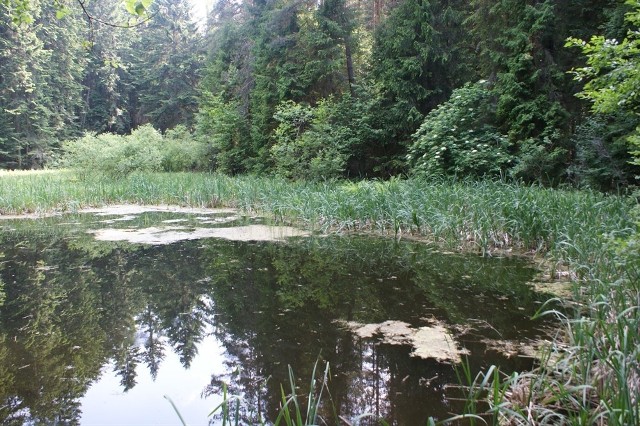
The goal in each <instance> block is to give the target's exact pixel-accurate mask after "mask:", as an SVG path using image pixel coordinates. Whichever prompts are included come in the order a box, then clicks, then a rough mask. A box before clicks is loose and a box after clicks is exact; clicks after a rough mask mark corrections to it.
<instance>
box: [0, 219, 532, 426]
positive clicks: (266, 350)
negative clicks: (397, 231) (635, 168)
mask: <svg viewBox="0 0 640 426" xmlns="http://www.w3.org/2000/svg"><path fill="white" fill-rule="evenodd" d="M232 226H241V227H243V228H242V229H244V230H247V229H249V228H251V229H253V230H256V229H258V228H260V229H262V228H264V223H263V221H262V220H261V219H258V218H243V217H238V216H237V215H236V214H235V213H234V212H230V211H220V212H216V213H211V212H209V213H207V212H201V211H191V212H178V211H154V212H141V211H134V212H132V211H128V212H123V211H120V212H118V214H106V213H105V212H102V213H101V212H92V213H86V214H82V215H74V216H63V217H56V218H48V219H41V220H11V221H3V222H0V229H1V232H0V254H1V256H2V259H1V260H0V262H1V263H0V278H1V280H2V282H3V283H4V292H5V293H6V300H5V302H4V305H3V306H2V307H0V398H1V400H0V419H3V420H4V424H24V423H30V422H37V421H41V422H44V423H54V422H56V421H57V422H61V423H62V424H74V423H80V424H83V425H98V424H101V425H105V424H109V425H116V424H118V425H124V424H136V425H143V424H149V425H160V424H167V425H169V424H179V419H178V418H177V416H176V414H175V413H174V412H173V409H172V408H171V405H170V404H169V402H168V401H167V400H165V399H164V398H163V396H164V395H168V396H169V397H171V399H172V400H173V401H174V402H175V404H176V405H177V406H178V408H179V409H180V411H181V413H182V415H183V417H185V420H186V421H187V422H188V423H189V424H192V425H197V424H206V423H207V422H208V421H209V420H211V421H212V423H216V422H217V420H216V419H215V417H214V418H213V419H212V418H208V417H207V415H208V414H209V412H210V411H211V410H212V409H213V408H214V407H215V406H217V405H218V404H219V402H220V400H221V399H220V398H221V397H220V395H221V394H222V390H221V389H222V383H223V382H224V383H227V384H228V387H229V392H230V393H231V394H234V395H242V396H243V398H244V401H245V402H246V405H245V407H244V408H243V409H242V415H243V416H246V419H247V420H246V421H247V422H248V423H255V422H256V417H255V416H256V414H257V413H260V414H262V415H263V416H264V417H266V418H270V419H274V418H275V416H276V413H277V409H278V405H279V403H280V385H281V384H283V385H285V388H287V384H288V383H289V381H288V380H289V379H288V369H287V366H288V365H291V367H292V369H293V371H294V372H295V375H296V377H297V378H298V379H299V383H298V384H299V385H300V393H306V392H308V383H309V379H310V377H311V374H312V370H313V368H314V364H315V362H316V360H317V359H318V357H320V358H321V359H322V360H323V362H324V361H328V362H329V364H330V369H331V381H330V383H329V387H330V391H331V395H332V401H333V405H334V407H335V409H336V411H337V412H338V413H339V414H340V415H342V416H344V417H345V418H349V417H352V416H355V415H359V414H362V413H367V412H368V413H372V414H375V415H377V416H380V417H384V418H385V419H387V421H388V422H389V423H390V424H400V425H403V424H406V425H408V424H425V422H426V419H427V417H428V416H435V417H437V418H440V419H443V418H446V417H447V416H448V415H449V413H451V412H452V411H456V410H458V409H459V407H458V406H457V405H456V403H455V402H453V401H452V400H450V399H449V398H448V397H449V396H450V395H451V394H450V391H448V390H447V387H446V385H447V384H450V383H456V382H457V380H456V374H455V371H454V367H453V364H455V361H454V360H455V357H451V356H447V355H446V353H447V348H450V349H453V350H454V351H458V353H459V354H461V355H462V356H465V355H464V353H468V354H469V355H468V359H469V363H470V365H471V367H472V369H473V370H475V371H477V370H479V369H480V368H482V367H487V366H489V365H491V364H499V365H501V366H502V368H503V369H504V370H505V371H510V370H515V369H520V368H525V367H527V366H528V365H530V363H531V360H530V359H527V358H522V357H519V356H516V354H515V353H511V354H505V353H502V352H501V351H499V350H496V349H495V348H494V346H496V345H495V344H494V343H495V340H500V341H508V342H511V343H513V344H514V345H513V346H512V348H515V350H516V351H517V349H518V348H523V347H524V345H525V343H526V342H527V341H529V339H535V338H537V337H539V336H541V335H542V333H541V331H540V327H541V324H539V323H535V322H533V321H531V320H530V319H529V318H530V316H531V315H532V314H533V313H534V312H535V311H536V309H537V308H538V307H539V304H540V300H543V299H544V298H543V297H542V296H540V295H538V294H537V293H535V292H534V291H533V290H532V289H531V288H530V287H529V286H527V285H526V284H525V283H527V282H528V281H530V280H531V279H532V278H533V277H534V275H535V273H536V271H535V270H534V269H533V268H532V267H530V265H527V264H526V263H524V262H523V261H521V260H518V259H485V258H480V257H477V256H469V255H458V254H443V253H439V252H437V251H435V250H433V249H432V248H430V247H429V246H427V245H424V244H420V243H411V242H400V243H396V242H394V241H391V240H388V239H382V238H374V237H353V236H350V237H310V236H307V237H305V236H297V237H289V236H290V235H296V232H294V231H291V230H287V231H286V232H282V231H278V232H276V231H273V230H270V231H268V232H267V234H269V233H270V234H269V235H271V236H272V237H274V236H275V238H276V241H269V239H271V238H266V237H265V238H258V237H253V238H240V239H241V240H243V241H234V240H233V239H230V238H229V237H228V234H227V232H228V231H226V230H224V229H227V228H229V227H232ZM149 229H154V231H153V232H150V231H148V230H149ZM140 230H147V234H150V233H152V234H154V238H156V239H157V238H158V235H159V234H162V230H165V231H168V232H169V234H168V235H171V236H172V238H173V239H171V240H170V241H164V242H162V241H157V240H152V241H141V240H136V239H131V238H126V237H127V236H131V235H140V232H139V231H140ZM203 230H204V231H203ZM264 230H265V229H262V231H264ZM190 232H204V234H205V235H200V237H203V236H206V237H207V238H199V239H195V238H194V239H191V238H182V239H180V238H178V239H175V235H176V233H190ZM109 233H110V234H109ZM143 233H144V232H143ZM105 234H109V235H111V236H113V235H120V237H123V236H124V237H123V238H116V237H113V238H106V239H107V240H108V241H102V240H105V238H102V239H99V237H100V236H101V235H102V236H104V235H105ZM243 235H245V236H246V234H243ZM261 235H264V234H261ZM255 240H261V241H255ZM149 243H153V244H149ZM363 330H365V331H366V333H364V332H363ZM389 330H391V331H389ZM425 330H426V331H425ZM367 333H368V334H367ZM425 333H426V335H427V338H425V337H424V336H425ZM416 336H422V337H421V338H417V337H416ZM434 336H435V339H436V340H433V339H434ZM440 337H442V338H444V339H445V341H446V343H445V344H444V346H443V344H442V341H438V340H437V339H439V338H440ZM421 339H422V340H421ZM425 339H426V340H425ZM429 339H432V340H429ZM420 342H422V343H420ZM442 351H444V353H445V355H443V356H436V355H435V354H436V353H438V354H442V353H443V352H442ZM322 368H323V367H322ZM328 410H329V407H328V406H327V407H325V415H326V413H328V412H329V411H328Z"/></svg>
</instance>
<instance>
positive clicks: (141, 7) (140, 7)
mask: <svg viewBox="0 0 640 426" xmlns="http://www.w3.org/2000/svg"><path fill="white" fill-rule="evenodd" d="M146 10H147V9H146V8H145V7H144V5H143V4H142V3H140V2H138V3H137V4H136V14H137V15H138V16H142V15H144V13H145V12H146Z"/></svg>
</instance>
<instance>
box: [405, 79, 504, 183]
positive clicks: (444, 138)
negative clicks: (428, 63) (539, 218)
mask: <svg viewBox="0 0 640 426" xmlns="http://www.w3.org/2000/svg"><path fill="white" fill-rule="evenodd" d="M494 122H495V113H494V108H493V102H492V99H491V92H490V90H489V88H488V87H487V83H486V82H485V81H479V82H477V83H475V84H469V83H468V84H466V85H465V86H463V87H461V88H459V89H456V90H454V91H453V93H452V95H451V97H450V98H449V100H448V101H446V102H444V103H443V104H441V105H440V106H438V107H437V108H436V109H434V110H433V111H431V112H430V113H429V114H428V115H427V116H426V117H425V120H424V122H423V123H422V125H421V126H420V128H419V129H418V131H417V132H416V133H415V134H414V135H413V138H414V143H413V145H412V146H411V148H410V149H409V154H408V155H407V161H408V162H409V165H410V166H411V169H412V171H413V173H415V174H417V175H424V176H430V177H435V176H451V175H455V176H460V177H464V176H476V177H478V176H491V175H494V176H498V175H500V173H501V172H502V171H504V170H505V169H506V168H507V167H508V166H509V162H510V160H511V158H512V156H511V154H510V153H509V142H508V139H507V137H506V136H504V135H502V134H501V133H500V132H499V130H498V129H497V128H496V127H495V126H494V124H493V123H494Z"/></svg>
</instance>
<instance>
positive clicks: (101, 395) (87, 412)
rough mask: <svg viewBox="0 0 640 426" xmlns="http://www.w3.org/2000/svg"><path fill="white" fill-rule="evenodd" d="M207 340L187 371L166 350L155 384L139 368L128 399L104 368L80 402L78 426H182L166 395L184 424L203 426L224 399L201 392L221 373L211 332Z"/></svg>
mask: <svg viewBox="0 0 640 426" xmlns="http://www.w3.org/2000/svg"><path fill="white" fill-rule="evenodd" d="M206 335H207V337H205V338H204V339H203V341H202V342H201V343H200V344H199V345H198V356H196V357H195V358H194V360H193V362H192V363H191V366H190V367H189V369H185V368H184V367H183V366H182V364H181V363H180V357H179V356H178V355H177V354H176V353H175V352H174V351H173V350H171V349H170V348H167V350H166V351H165V358H164V359H163V360H162V363H161V365H160V369H159V370H158V376H157V377H156V380H155V381H154V380H153V379H152V377H151V373H150V372H149V369H148V368H146V367H145V366H144V365H142V364H139V365H138V366H137V369H136V370H137V372H138V375H137V377H136V381H137V384H136V385H135V386H134V388H133V389H131V390H129V391H128V392H126V393H124V392H122V386H121V385H120V378H119V377H118V376H117V375H116V373H114V372H113V369H114V366H113V363H110V364H108V365H106V366H105V367H103V370H102V371H103V373H102V376H101V377H100V379H99V380H97V381H96V382H95V383H93V384H92V385H91V387H90V388H89V390H88V391H87V393H86V395H85V396H84V398H82V400H81V403H82V412H83V414H82V418H81V424H82V425H87V426H98V425H116V424H119V425H128V424H130V425H138V426H141V425H180V424H181V423H180V419H179V418H178V415H177V414H176V413H175V411H174V410H173V408H172V407H171V404H170V403H169V401H167V400H166V399H165V398H164V395H167V396H169V397H170V398H171V400H172V401H173V402H174V404H176V406H177V407H178V409H179V410H180V414H181V415H182V417H183V418H184V420H185V421H186V422H187V424H189V425H203V424H206V423H207V421H208V418H207V416H208V414H209V413H211V411H212V410H213V409H214V408H215V407H216V406H218V404H220V402H221V401H222V397H221V396H220V395H213V396H210V397H208V398H206V399H205V398H203V397H202V396H201V394H202V391H203V389H204V388H205V387H206V386H207V385H208V384H209V383H210V381H211V375H212V374H223V373H224V372H225V367H224V363H223V362H224V359H225V356H224V347H223V346H222V343H220V342H219V341H218V340H217V339H216V338H215V337H213V336H211V335H210V333H209V332H207V333H206Z"/></svg>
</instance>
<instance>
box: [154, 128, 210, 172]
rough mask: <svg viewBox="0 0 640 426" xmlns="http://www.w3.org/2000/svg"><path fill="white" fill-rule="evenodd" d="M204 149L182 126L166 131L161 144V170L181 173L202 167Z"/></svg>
mask: <svg viewBox="0 0 640 426" xmlns="http://www.w3.org/2000/svg"><path fill="white" fill-rule="evenodd" d="M204 157H205V147H204V144H202V143H201V142H200V141H197V140H196V139H195V138H194V136H193V135H192V134H191V132H189V130H188V129H187V128H186V127H184V126H177V127H175V128H174V129H171V130H167V132H166V133H165V135H164V141H163V142H162V170H164V171H166V172H183V171H190V170H196V169H198V168H200V167H201V166H202V162H203V161H204V160H203V159H204Z"/></svg>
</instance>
